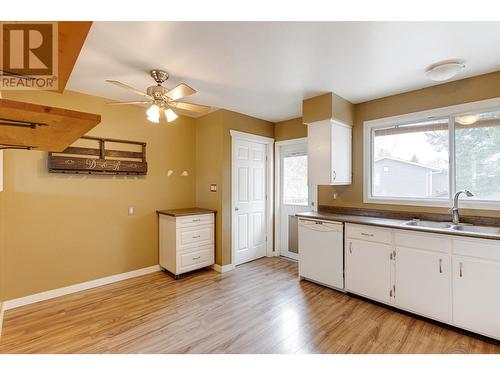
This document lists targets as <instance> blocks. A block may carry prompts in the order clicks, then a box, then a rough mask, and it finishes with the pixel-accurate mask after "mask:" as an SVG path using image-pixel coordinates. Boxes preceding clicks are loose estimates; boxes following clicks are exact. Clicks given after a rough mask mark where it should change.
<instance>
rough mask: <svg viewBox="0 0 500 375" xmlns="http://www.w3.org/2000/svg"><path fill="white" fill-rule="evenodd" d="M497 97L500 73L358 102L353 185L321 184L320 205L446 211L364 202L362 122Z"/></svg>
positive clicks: (499, 213)
mask: <svg viewBox="0 0 500 375" xmlns="http://www.w3.org/2000/svg"><path fill="white" fill-rule="evenodd" d="M497 97H500V72H495V73H491V74H485V75H482V76H478V77H473V78H467V79H463V80H460V81H455V82H450V83H445V84H441V85H437V86H433V87H429V88H425V89H421V90H416V91H411V92H407V93H403V94H399V95H393V96H389V97H385V98H381V99H377V100H372V101H369V102H365V103H360V104H357V105H356V106H355V119H356V120H355V125H354V127H353V155H352V162H353V181H352V185H350V186H338V187H332V186H321V187H319V204H320V205H331V206H342V207H364V208H373V209H390V210H397V211H417V212H423V211H425V212H440V213H447V209H446V208H432V207H417V206H401V205H380V204H365V203H363V122H364V121H367V120H373V119H378V118H383V117H389V116H396V115H401V114H406V113H411V112H418V111H423V110H428V109H432V108H440V107H446V106H450V105H456V104H462V103H468V102H474V101H478V100H484V99H491V98H497ZM334 191H335V192H337V194H338V198H337V199H336V200H333V199H332V194H333V192H334ZM463 212H464V213H465V214H469V215H487V216H495V217H500V211H484V210H463Z"/></svg>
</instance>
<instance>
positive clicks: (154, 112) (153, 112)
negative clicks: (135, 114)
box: [146, 104, 160, 124]
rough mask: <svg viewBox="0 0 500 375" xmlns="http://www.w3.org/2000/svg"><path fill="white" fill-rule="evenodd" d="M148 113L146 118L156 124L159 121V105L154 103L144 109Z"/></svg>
mask: <svg viewBox="0 0 500 375" xmlns="http://www.w3.org/2000/svg"><path fill="white" fill-rule="evenodd" d="M146 114H147V115H148V120H149V121H151V122H154V123H156V124H158V123H159V122H160V107H158V106H157V105H156V104H151V106H150V107H149V108H148V110H147V111H146Z"/></svg>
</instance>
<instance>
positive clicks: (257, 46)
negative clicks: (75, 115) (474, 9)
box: [67, 22, 500, 121]
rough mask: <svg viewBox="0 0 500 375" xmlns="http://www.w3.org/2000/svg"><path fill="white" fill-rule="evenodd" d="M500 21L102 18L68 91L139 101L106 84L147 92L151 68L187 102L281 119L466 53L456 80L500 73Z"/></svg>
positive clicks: (375, 93)
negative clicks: (183, 92)
mask: <svg viewBox="0 0 500 375" xmlns="http://www.w3.org/2000/svg"><path fill="white" fill-rule="evenodd" d="M499 45H500V22H392V23H391V22H281V23H280V22H96V23H94V25H93V26H92V29H91V30H90V33H89V35H88V37H87V40H86V42H85V45H84V47H83V50H82V52H81V54H80V57H79V58H78V61H77V63H76V66H75V68H74V71H73V73H72V75H71V78H70V81H69V83H68V87H67V88H68V89H70V90H75V91H80V92H85V93H89V94H94V95H98V96H103V97H107V98H111V99H115V100H134V99H138V97H137V96H135V95H134V94H130V93H128V92H126V91H125V90H121V89H119V88H117V87H114V86H112V85H110V84H107V83H105V82H104V80H105V79H116V80H120V81H122V82H125V83H128V84H130V85H132V86H134V87H137V88H140V89H145V88H146V87H147V86H150V85H151V84H153V83H154V82H153V80H152V79H151V77H149V75H148V71H149V70H151V69H157V68H160V69H165V70H167V71H168V72H169V73H170V75H171V78H170V79H169V80H168V82H167V86H168V87H173V86H174V85H176V84H178V83H180V82H185V83H187V84H189V85H190V86H192V87H194V88H195V89H197V90H198V93H197V94H196V95H194V96H193V97H190V98H189V99H187V100H186V101H193V102H196V103H200V104H206V105H210V106H213V107H218V108H226V109H230V110H233V111H236V112H241V113H245V114H248V115H251V116H255V117H258V118H262V119H266V120H270V121H279V120H284V119H290V118H294V117H298V116H300V115H301V106H302V104H301V102H302V99H304V98H308V97H312V96H315V95H318V94H322V93H325V92H329V91H333V92H335V93H336V94H338V95H340V96H342V97H344V98H346V99H347V100H350V101H351V102H353V103H359V102H363V101H366V100H371V99H375V98H380V97H384V96H387V95H392V94H396V93H400V92H405V91H409V90H414V89H418V88H422V87H427V86H431V85H432V84H435V83H434V82H431V81H429V80H428V79H427V78H426V77H425V74H424V70H425V68H426V67H427V66H429V65H431V64H433V63H435V62H438V61H441V60H448V59H463V60H465V62H466V64H467V68H466V69H465V71H464V72H462V73H461V74H460V75H459V76H457V77H456V79H462V78H465V77H470V76H475V75H479V74H483V73H487V72H492V71H497V70H500V54H499V53H498V46H499Z"/></svg>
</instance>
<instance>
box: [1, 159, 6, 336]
mask: <svg viewBox="0 0 500 375" xmlns="http://www.w3.org/2000/svg"><path fill="white" fill-rule="evenodd" d="M1 171H2V166H1V165H0V173H1ZM3 197H4V193H3V192H1V191H0V330H1V326H2V322H1V319H2V318H1V311H2V301H3V299H4V298H3V296H4V286H3V285H4V272H3V268H4V267H3V256H4V244H3V239H4V234H3V223H4V218H3V216H4V212H5V210H4V203H3Z"/></svg>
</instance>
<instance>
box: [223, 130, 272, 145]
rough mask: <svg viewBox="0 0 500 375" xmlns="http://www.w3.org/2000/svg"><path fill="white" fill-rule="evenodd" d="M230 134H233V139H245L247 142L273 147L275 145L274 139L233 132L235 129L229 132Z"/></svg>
mask: <svg viewBox="0 0 500 375" xmlns="http://www.w3.org/2000/svg"><path fill="white" fill-rule="evenodd" d="M229 133H230V134H231V137H233V138H238V139H244V140H246V141H252V142H258V143H264V144H267V145H268V144H271V145H272V144H273V143H274V138H269V137H264V136H262V135H256V134H251V133H244V132H240V131H238V130H233V129H231V130H229Z"/></svg>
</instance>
